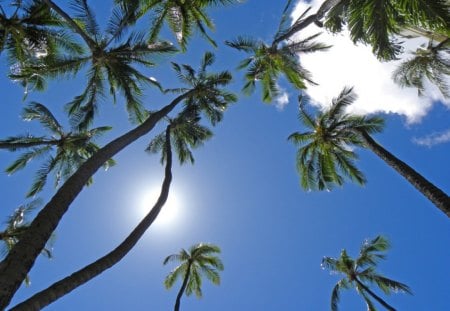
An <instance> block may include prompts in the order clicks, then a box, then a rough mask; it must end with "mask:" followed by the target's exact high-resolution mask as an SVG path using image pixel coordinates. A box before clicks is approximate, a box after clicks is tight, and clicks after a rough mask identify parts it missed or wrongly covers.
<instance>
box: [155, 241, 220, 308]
mask: <svg viewBox="0 0 450 311" xmlns="http://www.w3.org/2000/svg"><path fill="white" fill-rule="evenodd" d="M218 253H220V248H219V247H218V246H216V245H213V244H203V243H199V244H196V245H193V246H191V247H190V248H189V250H187V251H186V250H185V249H182V250H181V251H180V252H179V253H178V254H172V255H170V256H167V257H166V259H164V264H165V265H166V264H167V263H169V262H172V261H177V262H180V265H178V266H177V267H176V268H175V269H173V270H172V271H171V272H170V273H169V275H168V276H167V277H166V279H165V281H164V285H165V286H166V288H167V289H169V288H171V287H172V286H173V285H174V284H175V282H176V281H177V279H179V278H181V279H183V282H182V284H181V288H180V290H179V291H178V294H177V298H176V301H175V307H174V310H175V311H179V310H180V302H181V297H182V296H183V294H184V293H186V295H187V296H189V295H191V294H192V293H195V294H196V296H197V297H201V296H202V290H201V287H202V274H203V275H205V276H206V277H207V278H208V279H209V280H210V281H211V282H212V283H213V284H216V285H218V284H220V275H219V271H222V270H223V264H222V261H221V260H220V258H219V257H217V256H216V255H214V254H218Z"/></svg>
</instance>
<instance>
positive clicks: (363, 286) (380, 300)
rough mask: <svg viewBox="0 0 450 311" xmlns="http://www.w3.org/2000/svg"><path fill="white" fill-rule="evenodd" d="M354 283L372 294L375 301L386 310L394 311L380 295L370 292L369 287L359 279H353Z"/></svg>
mask: <svg viewBox="0 0 450 311" xmlns="http://www.w3.org/2000/svg"><path fill="white" fill-rule="evenodd" d="M355 281H356V283H358V285H359V286H361V288H362V289H363V290H364V291H366V292H367V293H368V294H369V295H370V296H372V298H373V299H375V300H376V301H378V302H379V303H380V304H381V305H382V306H383V307H385V308H386V310H389V311H396V309H395V308H394V307H392V306H391V305H389V304H388V303H387V302H386V301H384V300H383V299H382V298H381V297H380V296H378V295H377V294H375V293H374V292H372V291H371V290H370V288H368V287H367V286H366V285H364V284H363V283H362V282H361V281H360V280H358V279H355Z"/></svg>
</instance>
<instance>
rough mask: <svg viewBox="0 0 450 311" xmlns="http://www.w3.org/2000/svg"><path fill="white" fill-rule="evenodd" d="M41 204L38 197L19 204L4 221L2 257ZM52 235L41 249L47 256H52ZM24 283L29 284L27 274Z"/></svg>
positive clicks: (1, 236)
mask: <svg viewBox="0 0 450 311" xmlns="http://www.w3.org/2000/svg"><path fill="white" fill-rule="evenodd" d="M41 204H42V201H41V200H40V199H34V200H32V201H30V202H29V203H27V204H24V205H21V206H19V207H18V208H17V209H16V210H15V211H14V212H13V213H12V214H11V216H9V217H8V219H7V221H6V227H5V229H3V231H0V245H1V246H0V256H1V257H2V258H4V257H5V256H6V255H7V254H8V253H9V251H10V250H11V249H12V248H13V247H14V245H16V244H17V242H18V241H19V239H20V237H21V236H22V234H23V233H24V232H25V230H27V228H28V226H29V221H28V218H29V216H30V214H31V213H32V212H33V211H34V210H35V209H36V208H37V207H38V206H39V205H41ZM53 239H54V235H53V236H52V238H51V239H50V240H49V242H48V243H47V245H46V247H45V248H44V249H43V250H42V252H41V254H43V255H44V256H46V257H48V258H52V244H53ZM25 284H26V285H29V284H30V278H29V276H28V275H27V277H26V278H25Z"/></svg>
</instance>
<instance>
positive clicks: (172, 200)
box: [137, 187, 181, 227]
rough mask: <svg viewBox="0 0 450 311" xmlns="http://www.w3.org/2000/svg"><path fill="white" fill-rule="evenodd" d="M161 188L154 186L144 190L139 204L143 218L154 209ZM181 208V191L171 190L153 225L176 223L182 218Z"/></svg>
mask: <svg viewBox="0 0 450 311" xmlns="http://www.w3.org/2000/svg"><path fill="white" fill-rule="evenodd" d="M160 191H161V189H160V188H158V187H152V188H150V189H149V190H145V191H143V193H142V194H141V195H140V199H139V202H138V204H137V205H138V206H137V213H138V214H139V215H138V216H139V217H140V218H141V219H142V218H143V217H145V215H147V213H148V212H149V211H150V210H151V209H152V207H153V205H154V204H155V202H156V200H157V199H158V197H159V194H160ZM180 213H181V208H180V204H179V193H178V192H176V191H174V190H173V189H171V190H170V192H169V197H168V199H167V201H166V203H165V204H164V206H163V207H162V209H161V211H160V212H159V215H158V217H157V218H156V220H155V222H154V223H153V225H154V226H155V227H166V226H170V225H173V224H175V223H176V222H177V221H178V220H179V219H180Z"/></svg>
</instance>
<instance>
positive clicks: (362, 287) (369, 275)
mask: <svg viewBox="0 0 450 311" xmlns="http://www.w3.org/2000/svg"><path fill="white" fill-rule="evenodd" d="M388 249H389V242H388V240H387V239H386V238H384V237H383V236H377V237H376V238H374V239H373V240H371V241H365V242H364V244H363V245H362V246H361V249H360V252H359V255H358V257H357V258H356V259H352V258H351V257H350V256H348V254H347V251H346V250H345V249H344V250H342V252H341V255H340V256H339V258H332V257H324V258H323V259H322V267H323V268H326V269H328V270H330V271H331V272H332V273H338V274H343V275H344V278H342V279H341V280H340V281H339V282H338V283H337V284H336V286H335V287H334V288H333V292H332V294H331V310H332V311H337V310H338V303H339V299H340V291H341V290H343V289H350V288H355V289H356V290H357V291H358V293H359V294H360V295H361V296H362V297H363V299H364V300H365V302H366V304H367V310H369V311H375V310H376V309H375V306H374V304H373V302H372V301H371V298H373V299H375V300H376V301H378V302H379V303H380V304H382V305H383V307H385V308H386V309H387V310H391V311H394V310H395V309H394V308H393V307H392V306H390V305H388V304H387V303H386V302H385V301H384V300H383V299H381V298H380V297H379V296H378V295H376V294H375V293H374V292H372V290H370V289H369V287H368V286H367V284H375V285H377V287H378V288H380V289H381V290H382V291H383V292H384V293H385V294H390V293H393V292H394V293H396V292H399V291H400V292H406V293H408V294H412V293H411V290H410V289H409V287H408V286H407V285H405V284H403V283H400V282H397V281H394V280H391V279H389V278H386V277H384V276H382V275H381V274H378V273H377V271H376V266H377V264H378V262H379V260H381V259H385V258H386V256H385V254H383V252H385V251H387V250H388Z"/></svg>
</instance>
